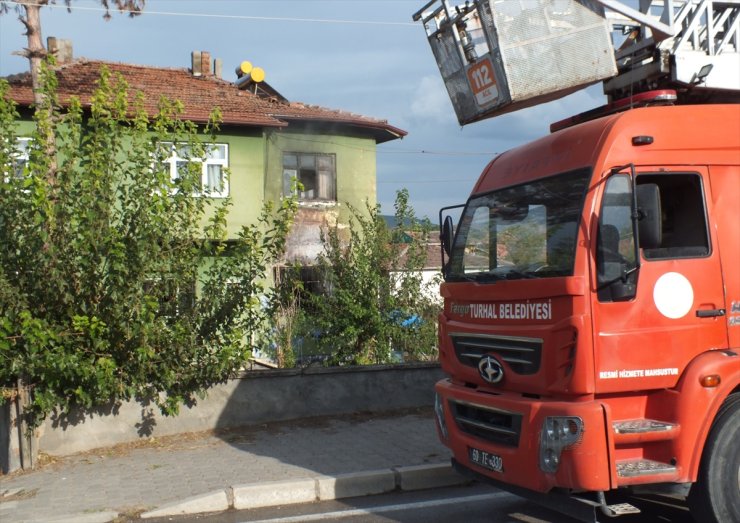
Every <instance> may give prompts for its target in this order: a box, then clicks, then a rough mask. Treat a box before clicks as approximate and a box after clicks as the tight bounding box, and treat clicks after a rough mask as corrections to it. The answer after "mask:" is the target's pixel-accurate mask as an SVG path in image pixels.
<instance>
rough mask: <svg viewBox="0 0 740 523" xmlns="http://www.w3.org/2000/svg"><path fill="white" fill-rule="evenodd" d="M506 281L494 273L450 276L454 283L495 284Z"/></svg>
mask: <svg viewBox="0 0 740 523" xmlns="http://www.w3.org/2000/svg"><path fill="white" fill-rule="evenodd" d="M503 279H505V278H504V277H503V276H501V275H499V274H494V273H492V272H474V273H470V274H455V275H452V276H450V280H452V281H473V282H494V281H500V280H503Z"/></svg>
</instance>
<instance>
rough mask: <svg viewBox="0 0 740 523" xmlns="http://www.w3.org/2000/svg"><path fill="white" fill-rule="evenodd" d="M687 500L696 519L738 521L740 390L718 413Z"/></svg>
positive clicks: (722, 522) (702, 522) (701, 522)
mask: <svg viewBox="0 0 740 523" xmlns="http://www.w3.org/2000/svg"><path fill="white" fill-rule="evenodd" d="M688 501H689V506H690V508H691V515H692V516H693V517H694V519H695V520H696V521H698V522H699V523H728V522H730V521H738V522H740V393H735V394H731V395H730V396H729V397H728V398H727V399H726V400H725V402H724V403H723V404H722V407H721V408H720V409H719V412H718V413H717V417H716V418H715V420H714V423H713V424H712V429H711V430H710V432H709V437H708V438H707V443H706V445H705V446H704V452H703V455H702V458H701V465H700V466H699V476H698V478H697V481H696V483H695V484H694V485H693V486H692V487H691V492H690V493H689V499H688Z"/></svg>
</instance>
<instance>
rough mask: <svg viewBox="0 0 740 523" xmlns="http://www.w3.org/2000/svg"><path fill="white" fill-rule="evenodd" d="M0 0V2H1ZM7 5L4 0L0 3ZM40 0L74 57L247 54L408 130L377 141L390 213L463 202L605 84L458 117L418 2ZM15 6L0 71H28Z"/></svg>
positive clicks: (160, 60) (226, 70)
mask: <svg viewBox="0 0 740 523" xmlns="http://www.w3.org/2000/svg"><path fill="white" fill-rule="evenodd" d="M0 3H2V0H0ZM5 3H6V4H7V5H9V6H11V7H12V3H11V2H5ZM59 4H60V5H58V6H56V7H54V6H48V7H44V8H42V10H41V25H42V33H43V35H42V36H43V39H44V42H45V41H46V38H47V37H49V36H55V37H58V38H65V39H69V40H72V42H73V46H74V57H75V58H81V57H84V58H90V59H96V60H106V61H112V62H125V63H131V64H139V65H149V66H158V67H183V68H187V67H190V53H191V52H192V51H196V50H197V51H208V52H210V53H211V57H212V58H221V59H222V60H223V77H224V78H225V79H236V75H235V73H234V69H235V68H236V67H237V66H238V65H239V64H240V63H241V62H242V61H244V60H248V61H250V62H251V63H252V64H253V65H254V66H259V67H261V68H263V69H264V70H265V74H266V77H265V81H266V82H267V83H269V84H270V85H271V86H272V87H274V88H275V89H276V90H277V91H278V92H280V93H281V94H282V95H283V96H285V97H286V98H288V99H289V100H290V101H296V102H303V103H306V104H313V105H320V106H323V107H327V108H331V109H340V110H344V111H350V112H353V113H357V114H361V115H365V116H370V117H374V118H379V119H383V120H387V121H388V122H389V123H390V124H391V125H394V126H396V127H400V128H401V129H404V130H405V131H407V132H408V136H406V137H405V138H404V139H403V140H394V141H392V142H387V143H384V144H381V145H379V146H378V151H377V181H378V186H377V187H378V202H379V203H380V204H381V208H382V212H383V213H384V214H393V202H394V199H395V194H396V191H398V190H399V189H401V188H406V189H408V191H409V193H410V196H411V205H412V206H413V207H414V209H415V211H416V214H417V216H419V217H425V216H427V217H429V218H430V219H431V220H432V221H433V222H437V216H438V211H439V208H440V207H444V206H450V205H457V204H461V203H464V202H465V200H466V199H467V197H468V195H469V193H470V190H471V188H472V187H473V184H474V182H475V181H476V179H477V178H478V175H479V174H480V172H481V171H482V170H483V168H484V167H485V166H486V164H487V163H488V162H489V161H490V160H491V159H493V158H494V157H495V156H496V155H497V154H500V153H502V152H504V151H506V150H507V149H510V148H512V147H516V146H518V145H522V144H524V143H526V142H528V141H531V140H533V139H535V138H537V137H539V136H542V135H545V134H547V133H548V132H549V125H550V123H552V122H555V121H558V120H561V119H563V118H566V117H568V116H572V115H574V114H577V113H580V112H583V111H586V110H588V109H592V108H594V107H597V106H599V105H602V104H604V103H605V101H606V98H605V97H604V95H603V94H602V91H601V86H600V85H597V86H593V87H590V88H588V89H585V90H581V91H579V92H577V93H575V94H572V95H570V96H568V97H566V98H562V99H560V100H556V101H553V102H549V103H547V104H542V105H539V106H536V107H532V108H529V109H524V110H521V111H517V112H515V113H511V114H508V115H503V116H498V117H495V118H492V119H488V120H485V121H482V122H477V123H474V124H470V125H466V126H464V127H461V126H460V125H459V124H458V122H457V119H456V117H455V113H454V110H453V108H452V104H451V102H450V100H449V98H448V96H447V91H446V90H445V87H444V84H443V82H442V79H441V76H440V74H439V70H438V69H437V65H436V63H435V61H434V57H433V55H432V52H431V49H430V47H429V44H428V43H427V39H426V33H425V31H424V28H423V26H422V24H421V22H413V20H412V15H413V14H414V13H415V12H416V11H418V10H419V9H421V8H422V7H424V5H425V4H426V0H208V1H203V0H147V2H146V7H145V10H144V14H142V15H141V16H138V17H135V18H130V17H128V16H126V15H122V14H119V13H117V12H113V13H112V17H111V19H110V20H108V21H105V20H104V19H103V12H102V8H101V6H100V2H98V1H92V0H73V1H72V2H71V6H72V11H71V12H68V11H67V9H66V8H65V6H64V1H63V0H59ZM23 32H24V28H23V26H22V24H21V23H20V22H19V21H18V18H17V15H16V14H15V13H14V12H13V11H12V10H11V11H10V12H8V13H6V14H3V15H0V76H7V75H10V74H14V73H19V72H23V71H26V70H28V61H27V60H25V59H23V58H21V57H19V56H16V55H14V54H13V53H14V52H17V51H19V50H21V49H23V48H24V47H25V46H26V37H25V36H24V35H23Z"/></svg>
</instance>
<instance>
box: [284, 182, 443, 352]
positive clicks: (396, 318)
mask: <svg viewBox="0 0 740 523" xmlns="http://www.w3.org/2000/svg"><path fill="white" fill-rule="evenodd" d="M408 198H409V195H408V191H406V190H405V189H404V190H402V191H399V192H398V193H397V197H396V202H395V208H396V215H395V221H396V225H395V226H394V227H392V228H391V227H388V225H387V224H386V222H385V220H384V219H383V217H382V216H381V214H380V207H379V206H368V208H367V210H366V212H360V211H359V210H357V209H351V211H352V218H351V221H350V227H349V229H343V228H341V227H340V226H339V225H337V226H334V227H332V228H329V229H328V230H326V231H325V232H324V235H323V243H324V251H323V253H322V254H321V255H320V256H319V258H318V261H317V269H318V273H319V274H320V275H321V278H322V280H323V287H324V288H323V290H322V291H321V292H318V293H317V292H314V293H308V292H305V291H304V290H303V289H302V287H301V285H300V282H298V278H297V272H296V271H293V272H292V273H291V272H290V271H288V272H286V275H290V274H293V277H292V278H291V277H286V278H284V280H283V282H282V283H280V284H279V285H278V287H279V288H282V289H283V290H282V296H283V301H282V302H280V303H278V304H273V306H272V307H273V308H272V311H273V313H274V314H278V313H279V311H280V307H284V306H285V304H286V303H293V304H295V303H297V302H300V307H298V308H297V309H292V310H293V311H294V312H295V314H294V318H293V321H292V323H291V330H290V332H282V335H283V337H282V342H281V345H280V346H282V347H283V348H284V351H285V350H293V351H295V350H300V352H301V353H302V354H301V356H303V358H302V359H303V360H304V361H311V360H312V358H311V356H314V359H317V358H316V356H317V355H325V356H327V358H326V359H325V360H324V362H325V363H327V364H329V365H363V364H381V363H393V362H397V361H398V360H403V361H418V360H431V359H434V358H436V354H437V352H436V351H437V349H436V342H437V333H436V319H437V315H438V313H439V304H438V302H437V300H436V298H435V297H434V294H435V293H436V290H435V288H434V287H435V286H436V285H435V284H436V283H438V282H434V283H433V284H432V285H431V286H430V285H428V284H426V283H425V282H424V280H423V278H422V273H421V270H422V269H423V268H424V263H425V261H426V248H427V242H428V238H429V234H430V230H431V225H430V224H429V222H428V221H424V222H422V221H419V220H418V219H417V218H416V216H415V214H414V211H413V209H412V208H411V207H410V206H409V204H408ZM430 287H432V288H430ZM285 298H288V300H287V301H286V299H285ZM290 300H292V302H291V301H290ZM278 315H279V314H278ZM278 332H280V331H279V329H278ZM286 334H287V337H286ZM288 340H290V342H289V343H288ZM276 345H277V344H276ZM297 356H298V355H296V354H294V355H293V357H294V358H295V357H297Z"/></svg>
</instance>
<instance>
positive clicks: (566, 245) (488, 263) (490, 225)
mask: <svg viewBox="0 0 740 523" xmlns="http://www.w3.org/2000/svg"><path fill="white" fill-rule="evenodd" d="M590 178H591V170H590V169H579V170H576V171H571V172H567V173H563V174H559V175H556V176H551V177H548V178H544V179H540V180H536V181H533V182H529V183H526V184H522V185H516V186H513V187H507V188H505V189H500V190H497V191H493V192H490V193H486V194H482V195H475V196H473V197H471V199H470V200H469V201H468V203H467V205H466V206H465V210H464V212H463V215H462V217H461V219H460V225H459V227H458V231H457V234H456V235H455V241H454V244H453V247H452V252H451V254H450V262H449V265H448V266H447V271H446V278H445V279H446V280H447V281H478V282H487V281H488V282H495V281H498V280H502V279H507V280H511V279H521V278H550V277H557V276H570V275H572V274H573V265H574V260H575V247H576V237H577V235H578V224H579V220H580V217H581V210H582V207H583V200H584V197H585V194H586V188H587V187H588V181H589V179H590Z"/></svg>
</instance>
